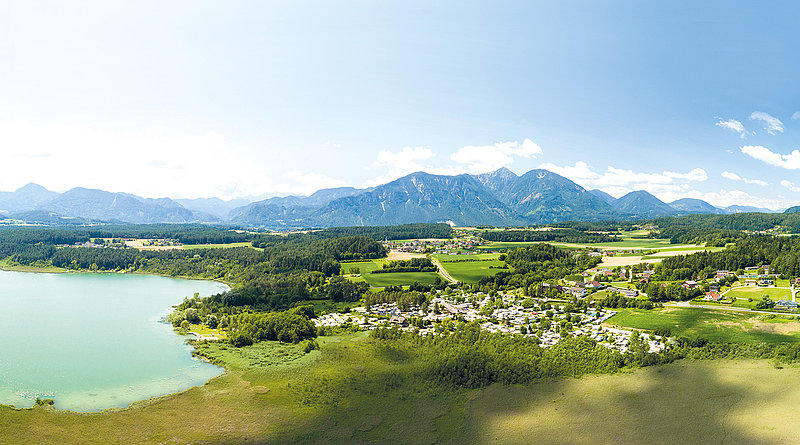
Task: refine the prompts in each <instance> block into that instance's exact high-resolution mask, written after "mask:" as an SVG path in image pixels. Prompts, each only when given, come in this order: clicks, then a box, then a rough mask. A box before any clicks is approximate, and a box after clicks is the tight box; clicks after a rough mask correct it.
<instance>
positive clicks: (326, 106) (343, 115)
mask: <svg viewBox="0 0 800 445" xmlns="http://www.w3.org/2000/svg"><path fill="white" fill-rule="evenodd" d="M30 3H31V2H3V3H2V5H0V157H2V159H3V160H4V161H3V162H2V164H0V190H10V189H14V188H16V187H19V186H21V185H23V184H25V183H27V182H30V181H34V182H38V183H40V184H42V185H45V186H46V187H48V188H51V189H55V190H66V189H68V188H71V187H74V186H87V187H97V188H103V189H107V190H113V191H128V192H132V193H137V194H140V195H143V196H148V197H159V196H172V197H197V196H220V197H224V198H231V197H235V196H261V195H275V194H281V195H283V194H289V193H310V192H313V191H314V190H316V189H318V188H323V187H331V186H341V185H350V186H357V187H361V186H369V185H375V184H377V183H380V182H384V181H387V180H391V179H394V178H397V177H399V176H401V175H403V174H407V173H409V172H411V171H415V170H425V171H430V172H433V173H464V172H466V173H477V172H481V171H485V170H487V169H494V168H497V167H500V166H507V167H509V168H511V169H512V170H514V171H515V172H517V173H523V172H525V171H527V170H529V169H531V168H537V167H544V168H549V169H551V170H553V171H555V172H558V173H561V174H564V175H565V176H567V177H569V178H571V179H573V180H575V181H576V182H578V183H580V184H581V185H584V186H585V187H587V188H595V187H597V188H602V189H604V190H606V191H608V192H610V193H612V194H614V195H616V196H620V195H621V194H624V193H626V192H627V191H631V190H636V189H645V190H648V191H651V192H652V193H654V194H656V195H657V196H659V197H660V198H662V199H664V200H667V201H670V200H673V199H676V198H679V197H698V198H703V199H706V200H707V201H709V202H711V203H713V204H717V205H730V204H745V205H757V206H764V207H770V208H780V207H788V206H790V205H794V204H800V178H799V177H798V174H797V172H798V169H800V152H796V150H797V149H798V142H800V137H798V135H800V119H798V118H800V114H795V113H797V112H798V111H800V97H798V96H800V89H799V88H797V87H796V83H797V79H798V78H799V77H798V73H800V59H798V58H797V54H796V50H795V49H796V48H798V47H800V35H798V33H797V32H796V25H795V23H794V22H795V18H796V17H797V16H798V13H800V11H798V7H797V6H794V5H792V4H791V3H788V2H787V3H779V2H770V3H769V4H764V3H763V2H750V3H742V4H731V3H729V2H633V1H630V2H570V1H563V2H530V1H526V2H483V3H466V2H448V1H440V2H414V1H397V2H373V1H324V2H323V1H318V2H308V1H286V2H267V1H258V2H255V1H254V2H247V1H238V2H203V1H192V2H179V1H176V2H148V1H137V2H127V3H126V2H100V1H98V2H80V5H79V6H75V5H74V4H67V3H63V2H39V3H36V4H34V5H32V4H30ZM109 3H113V4H109ZM429 3H432V4H429Z"/></svg>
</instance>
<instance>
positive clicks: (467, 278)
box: [432, 253, 511, 283]
mask: <svg viewBox="0 0 800 445" xmlns="http://www.w3.org/2000/svg"><path fill="white" fill-rule="evenodd" d="M432 256H433V257H434V258H436V259H437V260H439V262H440V263H441V264H442V267H444V269H445V270H446V271H447V273H448V274H450V276H451V277H453V278H454V279H456V280H458V281H462V282H464V283H477V282H478V281H479V280H480V279H481V278H483V277H487V276H492V275H494V274H496V273H497V272H500V271H502V270H506V271H508V270H511V269H499V267H500V266H502V265H503V264H505V262H504V261H500V260H499V259H498V257H500V254H486V253H482V254H477V255H432Z"/></svg>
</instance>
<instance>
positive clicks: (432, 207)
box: [0, 167, 800, 229]
mask: <svg viewBox="0 0 800 445" xmlns="http://www.w3.org/2000/svg"><path fill="white" fill-rule="evenodd" d="M798 209H800V206H797V207H793V208H791V209H788V210H787V211H786V212H787V213H792V212H797V211H798ZM743 212H762V213H772V211H771V210H769V209H764V208H757V207H748V206H736V205H734V206H729V207H725V208H717V207H714V206H713V205H711V204H709V203H708V202H706V201H703V200H700V199H692V198H684V199H678V200H676V201H673V202H671V203H669V204H666V203H664V202H663V201H661V200H660V199H658V198H657V197H655V196H653V195H652V194H650V193H648V192H646V191H643V190H638V191H635V192H631V193H628V194H627V195H625V196H622V197H620V198H618V199H615V198H614V197H613V196H611V195H609V194H608V193H606V192H603V191H602V190H586V189H585V188H583V187H581V186H580V185H578V184H576V183H575V182H573V181H571V180H569V179H568V178H565V177H563V176H561V175H558V174H556V173H553V172H551V171H548V170H544V169H534V170H531V171H528V172H526V173H525V174H523V175H521V176H518V175H517V174H515V173H514V172H512V171H511V170H509V169H507V168H505V167H503V168H499V169H497V170H495V171H492V172H488V173H482V174H477V175H468V174H461V175H455V176H448V175H434V174H429V173H423V172H417V173H411V174H409V175H406V176H404V177H402V178H398V179H396V180H394V181H390V182H387V183H386V184H382V185H379V186H377V187H374V188H368V189H358V188H353V187H337V188H330V189H322V190H318V191H316V192H315V193H313V194H311V195H310V196H284V197H273V198H268V199H263V200H260V201H256V202H250V200H249V199H236V200H231V201H223V200H221V199H218V198H199V199H170V198H158V199H150V198H142V197H139V196H136V195H132V194H129V193H115V192H108V191H104V190H97V189H87V188H82V187H77V188H74V189H72V190H69V191H67V192H64V193H57V192H53V191H50V190H47V189H46V188H44V187H42V186H40V185H37V184H33V183H31V184H27V185H25V186H24V187H20V188H19V189H17V190H16V191H14V192H0V216H4V217H15V218H16V219H21V220H24V221H33V222H40V223H44V224H86V223H97V222H120V223H136V224H153V223H212V224H219V223H224V224H229V225H234V226H240V227H254V228H267V229H296V228H313V227H332V226H353V225H395V224H405V223H415V222H453V223H455V224H457V225H460V226H472V225H493V226H525V225H530V224H548V223H555V222H563V221H608V220H620V221H623V220H636V219H648V218H654V217H660V216H681V215H688V214H695V213H698V214H703V213H708V214H733V213H743ZM65 218H69V221H67V220H66V219H65Z"/></svg>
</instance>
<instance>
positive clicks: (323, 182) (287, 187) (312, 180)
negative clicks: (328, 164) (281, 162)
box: [278, 170, 347, 195]
mask: <svg viewBox="0 0 800 445" xmlns="http://www.w3.org/2000/svg"><path fill="white" fill-rule="evenodd" d="M281 178H283V179H285V180H286V181H287V182H284V183H282V184H280V185H279V187H278V188H279V189H283V190H284V191H285V192H289V193H300V194H303V195H310V194H312V193H314V192H316V191H317V190H320V189H326V188H333V187H345V186H347V183H346V182H344V181H340V180H338V179H334V178H331V177H329V176H326V175H323V174H321V173H304V172H301V171H299V170H292V171H288V172H286V173H284V174H283V175H281Z"/></svg>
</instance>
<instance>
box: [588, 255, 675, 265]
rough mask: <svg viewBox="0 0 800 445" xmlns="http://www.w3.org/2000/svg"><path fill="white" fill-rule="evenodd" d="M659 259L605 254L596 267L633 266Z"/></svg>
mask: <svg viewBox="0 0 800 445" xmlns="http://www.w3.org/2000/svg"><path fill="white" fill-rule="evenodd" d="M660 262H661V259H658V258H656V259H649V260H643V259H642V257H641V256H607V257H603V261H602V262H600V264H598V267H617V266H633V265H634V264H640V263H649V264H654V263H660Z"/></svg>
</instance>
